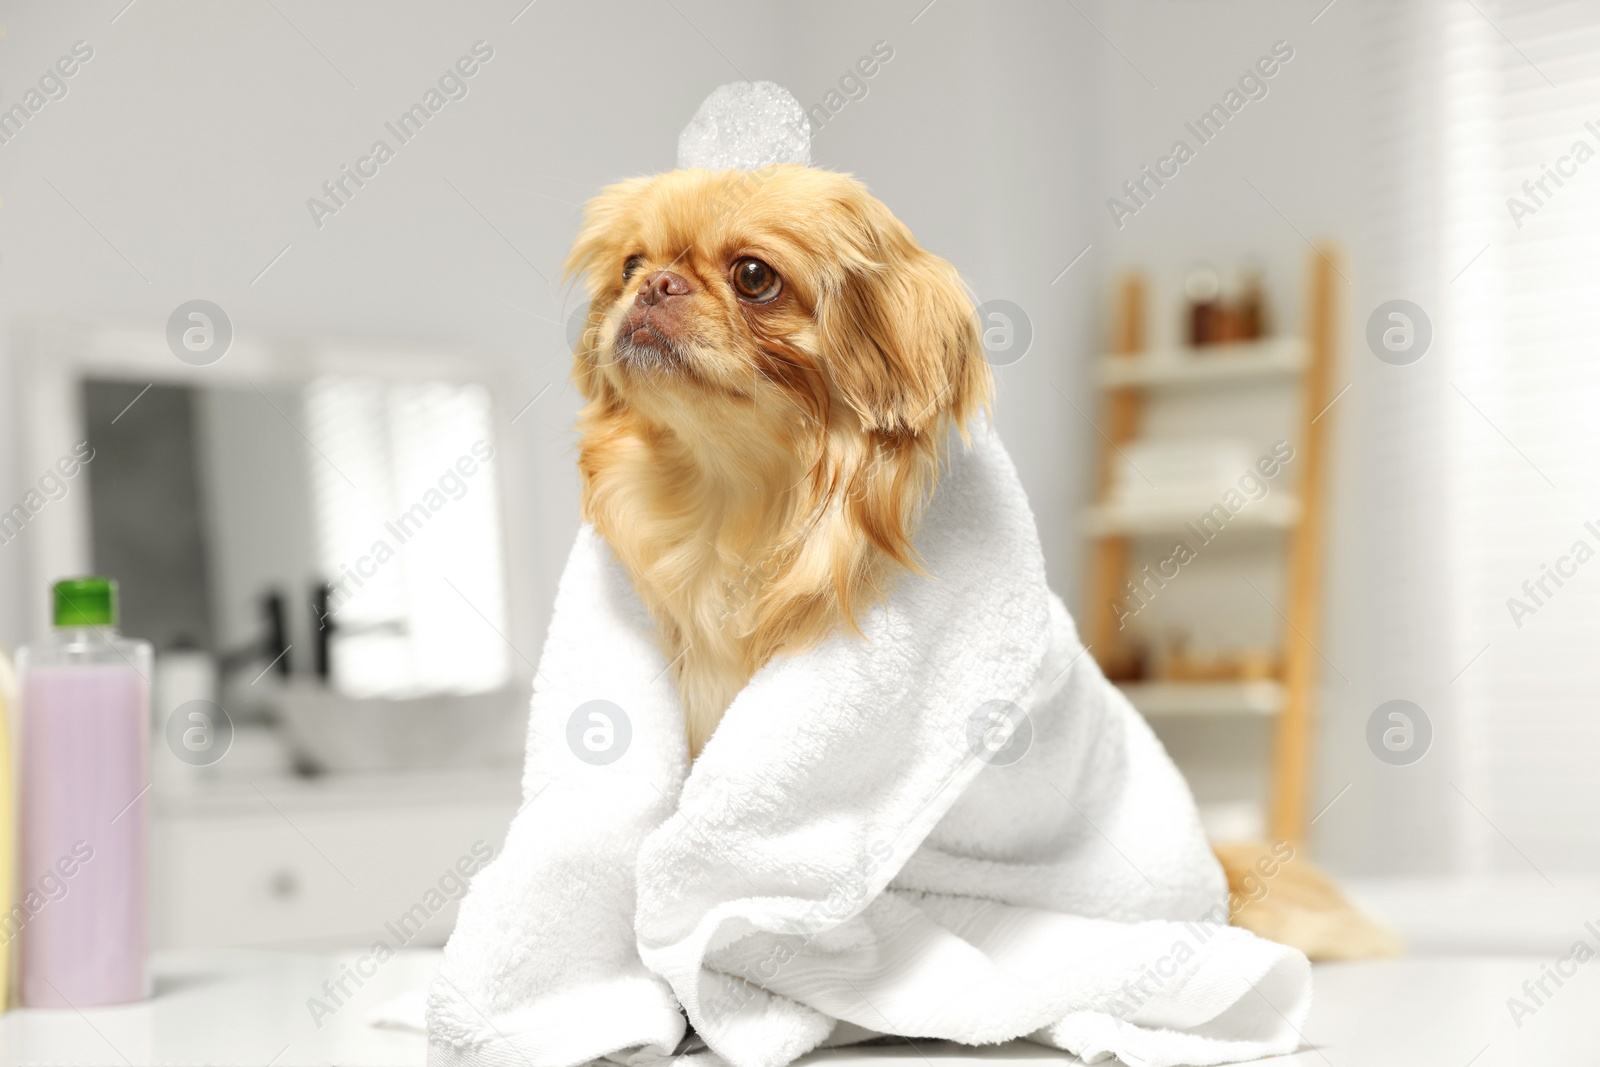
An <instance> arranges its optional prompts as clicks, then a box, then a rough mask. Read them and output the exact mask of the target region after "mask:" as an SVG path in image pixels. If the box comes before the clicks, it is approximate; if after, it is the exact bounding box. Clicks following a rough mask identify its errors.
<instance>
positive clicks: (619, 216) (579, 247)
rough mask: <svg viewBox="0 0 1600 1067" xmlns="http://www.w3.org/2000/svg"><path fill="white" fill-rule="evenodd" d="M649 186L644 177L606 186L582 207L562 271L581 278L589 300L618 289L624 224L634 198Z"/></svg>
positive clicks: (622, 252) (613, 293)
mask: <svg viewBox="0 0 1600 1067" xmlns="http://www.w3.org/2000/svg"><path fill="white" fill-rule="evenodd" d="M649 183H650V179H648V178H630V179H629V180H627V181H624V182H618V183H617V184H615V185H608V186H606V187H605V188H604V189H602V190H600V192H599V194H598V195H597V196H595V197H594V198H593V199H591V200H590V201H589V202H588V203H587V204H585V205H584V207H583V225H582V226H581V227H579V229H578V236H577V238H576V239H575V240H574V241H573V242H572V250H571V251H570V252H568V253H567V259H566V262H565V263H563V264H562V269H563V273H564V274H565V276H566V277H567V278H571V277H572V276H574V275H580V274H581V275H583V276H584V278H585V279H586V280H587V282H588V288H589V295H590V296H591V297H600V296H604V295H605V294H607V293H610V294H612V295H613V296H614V295H615V294H616V292H617V291H618V290H619V289H620V288H621V287H622V273H621V272H622V263H623V261H624V260H625V259H626V258H627V256H628V254H629V253H627V252H625V251H623V249H622V244H621V242H622V239H623V235H624V232H625V227H624V224H625V222H626V220H627V217H628V212H629V209H630V207H631V206H632V204H633V201H634V198H635V196H636V195H637V194H638V192H639V190H641V189H643V188H644V187H645V186H646V185H648V184H649ZM613 267H615V269H613Z"/></svg>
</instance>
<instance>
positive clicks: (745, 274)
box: [733, 256, 783, 304]
mask: <svg viewBox="0 0 1600 1067" xmlns="http://www.w3.org/2000/svg"><path fill="white" fill-rule="evenodd" d="M733 288H734V290H735V291H736V292H738V294H739V295H740V296H742V297H744V298H745V299H746V300H749V301H751V302H752V303H756V304H765V303H766V302H767V301H768V300H771V299H772V298H773V297H775V296H777V295H778V290H780V289H782V288H783V279H782V278H779V277H778V272H777V271H775V270H773V269H772V268H771V267H769V266H767V265H766V264H765V263H763V262H761V261H760V260H759V259H755V258H754V257H751V256H746V257H745V258H744V259H741V260H739V261H738V262H737V263H735V264H734V265H733Z"/></svg>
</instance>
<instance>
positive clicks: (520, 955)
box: [428, 426, 1310, 1067]
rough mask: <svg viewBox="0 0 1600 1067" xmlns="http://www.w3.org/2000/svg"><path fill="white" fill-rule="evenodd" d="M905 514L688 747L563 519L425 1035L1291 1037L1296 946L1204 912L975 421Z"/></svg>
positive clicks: (493, 1041) (1168, 821)
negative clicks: (522, 741)
mask: <svg viewBox="0 0 1600 1067" xmlns="http://www.w3.org/2000/svg"><path fill="white" fill-rule="evenodd" d="M917 548H918V550H919V551H920V553H921V554H922V557H923V560H924V567H925V569H926V571H927V573H928V576H927V577H922V576H917V575H913V574H909V573H907V574H904V575H902V576H901V578H900V579H899V581H898V582H897V583H896V584H894V585H893V586H892V588H891V590H890V592H889V595H888V597H887V599H886V602H884V603H881V604H878V605H875V606H874V607H873V608H872V609H871V610H870V611H868V612H866V613H864V615H863V617H862V619H861V623H862V630H863V633H864V637H861V636H854V635H847V634H838V635H835V636H834V637H832V638H830V639H828V640H827V641H825V642H824V643H823V644H821V645H819V646H817V647H815V648H813V649H811V650H808V651H806V652H804V653H801V654H797V655H792V656H783V657H779V658H777V659H775V660H774V661H773V662H771V663H769V664H768V665H767V666H766V667H765V668H763V669H762V670H761V671H760V672H759V673H758V674H757V675H756V676H755V677H754V678H753V679H752V680H751V682H750V683H749V685H748V686H746V688H745V689H744V690H743V691H742V692H741V693H740V694H739V695H738V697H737V698H736V699H735V701H734V702H733V704H732V706H731V707H730V708H729V710H728V712H727V714H726V716H725V717H724V719H723V721H722V723H721V725H720V726H719V728H718V729H717V732H716V734H715V735H714V736H713V737H712V739H711V741H710V743H709V744H708V745H707V746H706V748H705V750H704V752H703V753H702V754H701V756H700V758H699V759H698V760H696V761H695V762H694V764H693V766H692V767H691V766H690V765H689V762H688V757H687V751H686V746H685V741H684V730H683V723H682V712H681V710H680V707H679V703H678V699H677V695H676V693H675V690H674V687H673V684H672V681H671V679H670V677H669V674H670V672H669V664H668V663H667V662H666V659H665V657H664V656H663V655H662V653H661V651H660V649H659V648H658V646H657V644H656V642H655V640H654V637H653V630H654V626H653V623H652V621H651V619H650V618H649V616H648V614H647V613H646V612H645V610H644V608H643V606H642V605H641V604H640V601H639V599H638V597H637V596H636V595H635V594H634V591H633V589H632V587H631V585H630V583H629V581H628V578H627V576H626V575H625V574H624V572H623V571H622V569H621V568H620V567H619V566H618V565H617V563H616V562H615V561H613V559H612V558H611V555H610V552H609V550H608V549H607V547H606V546H605V544H604V543H603V542H602V541H601V540H600V539H599V538H598V537H597V535H596V534H595V533H594V532H593V531H592V530H590V529H588V528H584V529H583V530H581V531H580V532H579V534H578V538H577V542H576V544H575V545H574V547H573V550H572V554H571V557H570V558H569V560H568V563H567V566H566V571H565V573H564V575H563V577H562V580H561V584H560V588H559V590H558V593H557V596H556V604H555V614H554V617H553V620H552V622H551V626H550V632H549V638H548V640H547V642H546V645H545V649H544V653H543V656H542V658H541V661H540V668H539V673H538V678H537V681H536V684H535V691H534V697H533V708H532V716H531V720H530V723H529V730H528V752H527V766H526V772H525V776H524V781H523V787H524V797H525V803H524V805H523V808H522V810H521V811H519V812H518V814H517V815H516V817H515V819H514V820H513V821H512V824H511V828H510V832H509V835H508V837H507V840H506V844H505V847H504V849H503V851H502V853H501V855H500V856H499V857H498V858H497V859H496V860H495V861H494V862H493V863H491V864H490V865H489V866H488V867H487V868H486V869H485V870H483V871H482V872H481V873H480V874H479V875H478V876H477V878H476V879H475V881H474V883H473V885H472V888H471V890H470V892H469V893H468V895H467V897H466V898H465V900H464V901H463V902H462V907H461V913H460V919H459V920H458V923H457V927H456V930H455V933H454V935H453V936H452V937H451V939H450V942H449V945H448V946H447V947H446V949H445V955H444V961H443V963H442V965H441V968H440V972H439V975H438V977H437V979H436V980H435V982H434V985H433V987H432V990H431V991H430V994H429V999H428V1034H429V1043H430V1044H429V1048H430V1052H429V1057H430V1059H429V1062H430V1063H433V1064H438V1065H480V1064H481V1065H502V1064H503V1065H517V1067H569V1065H575V1064H579V1063H583V1062H585V1061H588V1060H591V1059H594V1058H598V1057H610V1058H612V1059H614V1060H618V1061H620V1062H624V1063H629V1064H636V1065H644V1064H650V1063H653V1062H655V1061H658V1060H661V1061H664V1060H665V1059H667V1058H669V1057H671V1056H672V1054H673V1053H674V1051H675V1050H676V1049H678V1047H679V1046H680V1043H681V1042H682V1041H683V1039H684V1037H685V1035H686V1019H685V1016H687V1023H688V1024H692V1026H693V1027H694V1030H695V1031H696V1033H697V1034H698V1036H699V1038H700V1039H701V1040H703V1041H704V1042H705V1043H706V1045H707V1046H709V1048H710V1050H711V1051H712V1052H714V1053H715V1054H716V1055H717V1056H719V1057H721V1059H723V1060H725V1061H726V1062H727V1063H729V1064H732V1065H734V1067H782V1065H784V1064H787V1063H789V1062H790V1061H791V1060H793V1059H795V1058H796V1057H798V1056H800V1055H802V1054H804V1053H806V1052H808V1051H810V1050H812V1049H814V1048H818V1047H821V1046H824V1045H829V1044H837V1043H840V1042H844V1041H851V1040H860V1039H863V1038H868V1037H872V1036H875V1035H880V1034H894V1035H903V1036H907V1037H911V1038H913V1039H915V1038H919V1037H926V1038H944V1039H949V1040H953V1041H958V1042H963V1043H966V1044H972V1045H983V1044H991V1043H997V1042H1003V1041H1009V1040H1012V1039H1016V1038H1028V1039H1030V1040H1033V1041H1036V1042H1039V1043H1042V1044H1045V1045H1050V1046H1054V1047H1057V1048H1061V1049H1065V1050H1068V1051H1070V1052H1074V1053H1076V1054H1078V1055H1079V1056H1081V1057H1083V1058H1084V1059H1086V1060H1088V1061H1090V1062H1095V1061H1097V1060H1099V1059H1104V1058H1107V1057H1109V1056H1111V1055H1116V1056H1119V1057H1121V1058H1122V1060H1123V1061H1125V1062H1126V1063H1128V1064H1132V1065H1135V1067H1137V1065H1151V1067H1160V1065H1173V1064H1212V1063H1222V1062H1229V1061H1235V1060H1240V1059H1249V1058H1255V1057H1259V1056H1267V1055H1274V1054H1279V1053H1285V1052H1288V1051H1290V1050H1292V1049H1293V1048H1295V1047H1296V1045H1297V1043H1298V1027H1299V1026H1300V1024H1301V1022H1302V1021H1303V1019H1304V1017H1305V1014H1306V1012H1307V1011H1308V1010H1309V1006H1310V970H1309V966H1308V964H1307V963H1306V960H1305V958H1304V957H1303V956H1302V955H1301V954H1300V953H1298V952H1296V951H1295V950H1293V949H1289V948H1285V947H1283V946H1280V945H1276V944H1273V943H1271V942H1268V941H1264V940H1261V939H1259V938H1257V937H1255V936H1254V935H1252V934H1250V933H1247V932H1245V931H1243V930H1239V929H1236V928H1232V927H1229V926H1227V907H1226V904H1225V903H1224V896H1225V892H1226V889H1225V885H1224V880H1223V876H1222V872H1221V870H1220V868H1219V867H1218V865H1217V862H1216V860H1215V858H1214V857H1213V855H1212V853H1211V851H1210V849H1209V848H1208V846H1207V844H1206V841H1205V838H1204V835H1203V834H1202V832H1201V829H1200V822H1199V818H1198V816H1197V814H1196V811H1195V806H1194V801H1193V799H1192V798H1191V796H1190V795H1189V792H1188V789H1187V786H1186V785H1185V783H1184V781H1183V779H1182V777H1181V776H1180V775H1179V774H1178V772H1177V770H1176V768H1174V767H1173V765H1172V763H1171V761H1170V760H1169V759H1168V757H1167V755H1166V753H1165V752H1164V751H1163V750H1162V748H1161V746H1160V744H1159V742H1157V741H1156V739H1155V737H1154V735H1153V734H1152V733H1151V732H1150V730H1149V728H1148V726H1147V725H1146V724H1145V723H1144V721H1143V720H1142V719H1141V718H1140V717H1139V716H1138V714H1137V713H1136V712H1134V710H1133V709H1132V708H1131V707H1130V706H1129V705H1128V703H1127V701H1126V700H1125V699H1124V698H1123V697H1122V696H1121V694H1120V693H1118V692H1117V691H1116V690H1115V689H1114V688H1113V687H1112V686H1110V685H1108V684H1107V683H1106V681H1105V680H1104V678H1103V677H1102V676H1101V674H1100V672H1099V669H1098V668H1097V667H1096V665H1095V663H1094V660H1093V659H1092V657H1090V656H1089V655H1087V654H1086V652H1087V650H1086V649H1085V648H1084V647H1083V645H1082V643H1081V642H1080V640H1079V638H1078V636H1077V633H1076V630H1075V629H1074V627H1073V624H1072V621H1071V619H1070V617H1069V616H1068V614H1067V612H1066V610H1065V608H1063V607H1062V605H1061V602H1060V600H1059V599H1058V598H1056V597H1055V596H1054V595H1053V594H1051V593H1050V591H1049V590H1048V588H1047V587H1046V584H1045V575H1044V563H1043V558H1042V555H1041V553H1040V550H1039V544H1038V538H1037V534H1036V532H1035V527H1034V521H1033V516H1032V514H1031V512H1030V511H1029V508H1028V505H1027V500H1026V498H1025V496H1024V494H1023V491H1022V487H1021V485H1020V483H1019V482H1018V480H1017V477H1016V473H1015V471H1014V470H1013V468H1012V465H1011V462H1010V459H1009V457H1008V456H1007V455H1006V453H1005V450H1004V448H1003V447H1002V446H1001V444H1000V442H999V440H998V438H997V437H995V436H994V434H993V433H992V431H991V430H989V429H988V428H987V427H983V426H978V427H974V429H973V439H972V442H971V445H970V447H969V446H963V445H962V444H961V443H960V442H959V441H956V442H953V443H952V448H951V456H950V461H949V466H948V470H947V471H946V473H945V475H944V477H943V478H942V479H941V481H940V483H939V488H938V491H937V493H936V495H935V497H934V499H933V501H932V503H931V504H930V506H929V509H928V512H927V514H926V516H925V518H924V521H923V524H922V527H921V529H920V532H919V534H918V537H917ZM596 701H605V702H608V703H605V704H596V703H594V702H596ZM596 715H598V716H599V717H598V718H596V717H595V716H596ZM593 731H598V733H595V732H593Z"/></svg>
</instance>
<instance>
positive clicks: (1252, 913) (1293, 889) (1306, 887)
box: [1212, 842, 1402, 960]
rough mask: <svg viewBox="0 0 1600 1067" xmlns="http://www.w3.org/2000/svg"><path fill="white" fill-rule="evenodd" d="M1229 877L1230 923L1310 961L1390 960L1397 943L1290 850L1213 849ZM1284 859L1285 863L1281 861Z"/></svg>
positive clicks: (1247, 846) (1246, 845) (1230, 846)
mask: <svg viewBox="0 0 1600 1067" xmlns="http://www.w3.org/2000/svg"><path fill="white" fill-rule="evenodd" d="M1212 848H1213V850H1214V851H1215V852H1216V854H1217V859H1218V860H1219V861H1221V863H1222V870H1223V873H1224V874H1226V875H1227V876H1228V917H1229V922H1231V923H1232V924H1233V925H1234V926H1238V927H1242V928H1244V929H1246V930H1249V931H1250V932H1251V933H1253V934H1256V935H1258V936H1260V937H1264V938H1266V939H1267V940H1269V941H1276V942H1278V943H1279V944H1283V945H1288V946H1290V947H1291V948H1297V949H1299V950H1300V951H1301V952H1304V953H1305V954H1306V955H1307V956H1308V957H1309V958H1311V959H1313V960H1356V959H1370V958H1373V957H1378V956H1394V955H1398V954H1399V952H1400V951H1401V947H1402V946H1401V943H1400V939H1399V938H1397V937H1396V936H1395V935H1394V934H1392V933H1390V932H1389V931H1388V930H1385V929H1384V928H1383V927H1381V926H1379V925H1378V924H1377V923H1375V922H1373V921H1372V920H1371V919H1369V918H1367V917H1366V916H1365V915H1363V914H1362V913H1361V912H1359V911H1357V910H1356V908H1355V906H1354V905H1353V904H1351V903H1350V901H1349V900H1347V899H1346V898H1345V895H1344V894H1343V893H1341V892H1339V888H1338V887H1337V886H1336V885H1334V884H1333V882H1332V881H1331V880H1329V878H1328V876H1327V875H1325V874H1323V873H1322V872H1321V871H1319V870H1317V869H1316V868H1315V867H1313V866H1312V865H1311V863H1310V861H1309V860H1307V859H1305V858H1304V857H1303V856H1302V855H1300V854H1299V853H1297V852H1296V851H1295V850H1294V849H1292V848H1291V847H1289V846H1287V845H1284V844H1282V843H1279V844H1278V845H1276V846H1268V845H1266V844H1262V843H1256V842H1244V843H1238V844H1226V845H1213V846H1212ZM1285 856H1287V858H1285Z"/></svg>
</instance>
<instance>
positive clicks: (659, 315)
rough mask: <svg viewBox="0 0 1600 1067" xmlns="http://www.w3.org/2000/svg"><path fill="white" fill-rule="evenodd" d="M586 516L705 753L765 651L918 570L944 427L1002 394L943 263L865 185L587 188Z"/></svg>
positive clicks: (579, 255) (850, 622)
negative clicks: (651, 632) (613, 561)
mask: <svg viewBox="0 0 1600 1067" xmlns="http://www.w3.org/2000/svg"><path fill="white" fill-rule="evenodd" d="M567 271H568V273H569V275H570V274H574V273H581V274H583V275H584V276H585V277H586V278H587V281H588V287H589V295H590V316H589V324H590V325H589V328H588V329H586V330H585V331H584V334H583V338H582V341H581V342H580V344H579V346H578V349H577V352H576V359H575V363H574V369H573V377H574V380H575V381H576V383H577V386H578V389H579V391H580V392H581V393H582V394H583V396H584V398H585V399H586V400H587V401H588V404H587V406H585V408H584V409H583V413H582V415H581V417H580V423H579V428H580V432H581V435H582V441H581V446H580V459H579V467H580V470H581V472H582V478H583V514H584V517H585V518H586V519H587V520H588V521H589V522H591V523H592V524H593V525H594V527H595V529H596V530H597V531H599V533H600V534H601V536H603V537H604V538H605V540H606V541H607V543H608V544H610V546H611V548H612V550H613V552H614V553H615V554H616V556H617V558H618V560H619V561H620V562H621V564H622V565H623V567H624V568H625V569H626V570H627V572H628V574H629V576H630V577H631V578H632V579H633V584H634V587H635V588H636V589H637V590H638V592H639V596H640V598H641V599H642V600H643V601H644V603H645V605H646V607H648V609H649V610H650V612H651V614H652V615H653V616H654V618H655V620H656V623H657V626H658V627H659V631H660V634H661V639H662V640H663V641H664V642H665V644H666V646H667V647H666V648H665V650H664V651H665V652H666V654H667V656H668V658H669V659H670V660H671V661H672V664H673V668H672V669H673V670H674V672H675V678H676V682H677V686H678V691H679V694H680V698H681V700H682V703H683V707H684V715H685V727H686V730H687V734H688V740H689V751H690V756H691V758H693V757H695V756H697V755H698V754H699V752H700V749H701V748H702V747H703V746H704V745H705V743H706V741H707V739H708V738H710V736H711V733H712V731H713V730H715V729H716V728H717V723H718V722H719V721H720V719H721V718H722V714H723V712H724V711H726V710H727V708H728V705H729V704H730V703H731V702H732V701H733V698H734V696H735V695H736V694H737V693H738V692H739V690H740V689H742V688H743V687H744V685H745V684H746V683H747V682H749V681H750V679H751V677H752V676H753V675H754V674H755V673H756V671H757V670H759V669H760V668H761V666H762V665H763V664H765V663H766V662H767V661H768V660H770V659H771V658H772V657H773V656H775V655H777V654H778V653H781V652H793V651H798V650H800V649H803V648H806V647H808V646H810V645H812V644H814V643H816V642H817V641H818V640H820V639H821V638H822V637H824V636H826V635H827V634H828V633H829V632H831V631H833V630H834V629H835V628H836V627H845V628H849V629H852V630H853V629H854V628H855V613H856V612H857V611H858V610H859V609H860V608H861V606H862V605H863V604H864V603H870V602H871V601H872V600H873V599H874V598H875V597H877V596H878V595H880V594H881V593H882V592H883V589H884V585H885V582H886V581H887V580H888V579H889V578H890V577H891V576H892V573H893V572H894V570H895V568H907V569H910V570H913V571H915V570H917V569H918V564H917V555H916V551H915V549H914V548H913V547H912V539H913V536H914V534H915V531H916V528H917V520H918V518H919V516H920V514H921V512H922V510H923V508H924V506H925V504H926V502H927V501H928V499H929V496H930V494H931V493H932V492H933V489H934V483H935V480H936V478H937V476H938V470H939V464H940V461H941V457H942V449H943V447H944V443H945V442H946V440H947V439H948V431H949V428H950V427H951V426H952V425H954V426H955V427H957V428H960V427H963V426H965V425H966V422H967V419H968V418H969V416H971V415H972V414H974V413H975V412H976V411H977V409H979V408H980V407H982V406H984V405H986V404H987V402H988V400H989V394H990V390H991V380H990V376H989V368H988V365H987V363H985V361H984V358H983V353H982V350H981V348H980V347H979V343H978V334H977V327H976V323H975V319H974V315H973V306H972V303H971V301H970V300H969V299H968V297H967V293H966V290H965V289H964V288H963V287H962V284H961V281H960V278H959V277H958V276H957V274H956V271H955V269H954V268H953V267H951V266H950V264H949V263H947V262H945V261H944V260H942V259H940V258H939V257H938V256H935V255H933V254H932V253H930V252H928V251H927V250H926V249H924V248H922V246H920V245H919V244H917V242H916V240H915V239H914V238H913V237H912V236H911V231H910V230H908V229H907V228H906V227H905V225H904V224H903V223H901V222H900V221H899V220H898V219H896V218H895V217H894V216H893V215H892V214H890V212H889V209H888V208H886V207H884V206H883V204H882V203H880V202H879V201H878V200H877V199H875V198H874V197H873V196H871V195H870V194H869V193H868V192H867V190H866V188H865V187H864V186H862V185H861V183H859V182H857V181H855V180H854V179H852V178H850V177H849V176H847V175H844V174H837V173H833V172H830V171H826V170H817V169H812V168H809V167H801V166H773V167H767V168H765V169H763V170H760V171H754V172H744V171H705V170H679V171H672V172H669V173H666V174H660V175H657V176H655V177H651V178H638V179H634V180H632V181H626V182H622V183H620V184H618V185H613V186H610V187H609V188H607V189H606V190H604V191H603V192H602V193H601V194H600V195H599V196H598V197H596V198H595V199H594V200H593V201H592V202H591V203H590V204H589V206H588V211H587V216H586V219H585V223H584V226H583V228H582V230H581V232H580V233H579V235H578V239H577V242H576V243H575V244H574V246H573V249H572V252H571V255H570V256H569V257H568V260H567Z"/></svg>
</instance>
